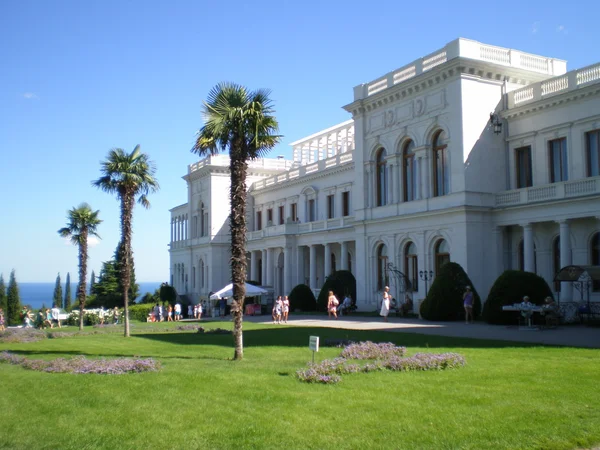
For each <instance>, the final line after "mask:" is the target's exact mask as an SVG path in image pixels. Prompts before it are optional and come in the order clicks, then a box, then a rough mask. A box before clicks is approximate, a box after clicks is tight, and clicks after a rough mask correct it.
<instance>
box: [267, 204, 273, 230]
mask: <svg viewBox="0 0 600 450" xmlns="http://www.w3.org/2000/svg"><path fill="white" fill-rule="evenodd" d="M271 225H273V208H269V209H267V226H271Z"/></svg>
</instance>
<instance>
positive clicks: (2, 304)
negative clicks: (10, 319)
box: [0, 273, 8, 316]
mask: <svg viewBox="0 0 600 450" xmlns="http://www.w3.org/2000/svg"><path fill="white" fill-rule="evenodd" d="M7 306H8V305H7V303H6V284H4V275H2V274H1V273H0V308H2V311H4V314H5V316H6V314H7V312H6V308H7Z"/></svg>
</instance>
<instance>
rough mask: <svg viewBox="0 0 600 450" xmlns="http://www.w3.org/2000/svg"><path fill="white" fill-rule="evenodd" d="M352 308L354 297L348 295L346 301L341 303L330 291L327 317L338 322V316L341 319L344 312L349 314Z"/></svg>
mask: <svg viewBox="0 0 600 450" xmlns="http://www.w3.org/2000/svg"><path fill="white" fill-rule="evenodd" d="M351 308H352V296H351V295H350V294H346V297H344V301H342V302H341V303H340V301H339V300H338V298H337V297H336V296H335V294H334V293H333V291H329V292H328V294H327V315H328V317H329V318H330V319H331V317H333V318H334V319H336V320H337V318H338V314H339V316H340V317H341V316H342V315H343V314H344V312H345V313H346V314H347V313H349V312H350V310H351Z"/></svg>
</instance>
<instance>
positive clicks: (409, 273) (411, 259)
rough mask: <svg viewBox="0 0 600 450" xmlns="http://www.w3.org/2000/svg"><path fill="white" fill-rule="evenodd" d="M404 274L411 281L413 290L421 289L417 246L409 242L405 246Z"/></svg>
mask: <svg viewBox="0 0 600 450" xmlns="http://www.w3.org/2000/svg"><path fill="white" fill-rule="evenodd" d="M404 274H405V275H406V277H407V278H408V281H410V284H411V288H412V291H413V292H418V291H419V260H418V257H417V246H416V245H415V244H414V242H409V243H408V244H406V245H405V246H404Z"/></svg>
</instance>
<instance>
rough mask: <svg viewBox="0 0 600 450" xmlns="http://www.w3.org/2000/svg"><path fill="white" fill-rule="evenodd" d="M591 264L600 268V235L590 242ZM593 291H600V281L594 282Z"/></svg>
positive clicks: (596, 235)
mask: <svg viewBox="0 0 600 450" xmlns="http://www.w3.org/2000/svg"><path fill="white" fill-rule="evenodd" d="M590 264H591V265H593V266H600V233H596V234H594V236H592V240H591V241H590ZM592 290H593V291H594V292H599V291H600V280H594V281H593V283H592Z"/></svg>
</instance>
